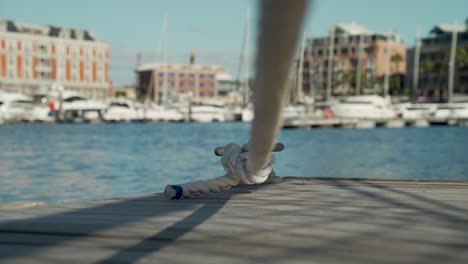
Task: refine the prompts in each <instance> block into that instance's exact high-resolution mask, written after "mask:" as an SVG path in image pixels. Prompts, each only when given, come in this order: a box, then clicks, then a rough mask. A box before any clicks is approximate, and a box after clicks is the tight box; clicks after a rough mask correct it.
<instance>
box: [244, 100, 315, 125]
mask: <svg viewBox="0 0 468 264" xmlns="http://www.w3.org/2000/svg"><path fill="white" fill-rule="evenodd" d="M306 112H307V111H306V106H305V105H300V104H289V105H287V106H285V107H283V110H282V117H283V119H297V118H300V117H305V116H306ZM253 118H254V113H253V109H252V107H251V106H247V107H244V108H243V109H242V122H252V120H253Z"/></svg>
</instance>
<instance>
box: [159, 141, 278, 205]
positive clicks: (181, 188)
mask: <svg viewBox="0 0 468 264" xmlns="http://www.w3.org/2000/svg"><path fill="white" fill-rule="evenodd" d="M283 149H284V145H283V144H281V143H277V144H276V145H275V148H274V149H273V151H281V150H283ZM214 152H215V154H216V155H217V156H222V158H221V164H222V165H223V168H224V170H225V171H226V175H224V176H221V177H216V178H213V179H208V180H201V181H195V182H188V183H184V184H179V185H167V186H166V188H165V189H164V194H165V195H166V196H167V197H169V198H171V199H180V198H189V197H194V196H198V195H201V194H208V193H210V192H219V191H222V190H227V189H229V188H231V187H232V186H236V185H239V183H244V184H257V183H263V182H265V181H266V180H267V179H269V178H271V179H272V182H275V181H277V180H278V179H279V180H281V177H278V176H276V175H275V173H274V172H273V168H272V165H273V162H275V157H274V156H273V154H272V155H271V156H270V157H269V159H268V161H267V163H266V164H265V166H264V167H263V168H262V169H261V170H260V171H257V172H251V171H249V170H248V169H247V156H248V152H249V145H248V144H244V145H242V147H241V146H240V145H238V144H235V143H230V144H227V145H226V146H224V147H217V148H216V149H215V151H214Z"/></svg>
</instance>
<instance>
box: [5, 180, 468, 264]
mask: <svg viewBox="0 0 468 264" xmlns="http://www.w3.org/2000/svg"><path fill="white" fill-rule="evenodd" d="M467 190H468V182H467V181H459V182H457V181H411V180H376V179H339V178H302V177H287V178H286V179H285V180H284V181H283V182H282V183H279V184H268V185H257V186H242V187H237V188H234V189H232V190H230V191H228V192H224V193H218V194H213V195H209V196H203V197H200V198H195V199H187V200H179V201H175V200H171V201H169V200H166V199H165V198H163V197H162V195H160V194H158V195H156V196H147V197H140V198H128V199H110V200H103V201H97V202H96V203H92V202H90V203H82V204H76V205H75V207H76V206H78V207H82V208H73V206H72V205H73V204H72V205H70V207H71V210H69V211H67V212H56V213H53V212H51V213H48V214H47V215H44V216H36V217H34V216H32V217H28V218H27V219H16V220H3V223H0V244H1V245H10V246H11V247H12V248H13V249H14V250H9V251H8V250H7V249H5V248H4V250H1V247H0V262H4V261H6V260H8V261H11V260H13V262H14V261H15V259H16V258H19V259H21V258H24V257H25V256H26V257H28V259H31V258H32V259H33V260H36V259H35V256H36V255H41V254H42V252H43V250H44V249H48V248H54V247H59V248H62V250H63V247H64V245H65V246H66V245H70V243H69V242H74V241H78V240H86V239H87V238H89V239H91V238H92V239H97V238H105V239H111V240H112V241H114V242H112V243H117V244H112V243H111V242H109V241H104V242H99V240H97V241H96V240H90V241H88V242H86V243H87V244H86V246H84V248H83V245H81V244H78V246H79V245H81V246H79V248H80V249H79V250H80V251H82V252H81V253H74V256H66V253H61V254H64V255H65V257H69V258H72V259H74V260H75V261H78V262H93V263H116V262H125V263H135V262H140V261H141V262H144V261H149V262H150V263H151V260H154V261H156V260H157V261H164V260H168V258H169V259H170V260H173V262H181V261H182V260H185V261H187V262H197V263H206V262H204V261H206V260H207V259H208V258H209V257H213V258H214V259H211V262H215V260H216V259H219V257H220V256H222V258H223V259H225V260H226V261H227V262H236V263H237V262H251V263H259V262H268V263H277V262H297V263H310V262H314V261H317V262H322V263H323V262H334V263H337V262H338V263H339V262H344V261H346V262H351V263H375V262H379V261H378V260H381V261H382V260H385V261H384V262H417V263H439V262H442V261H443V262H446V263H448V262H451V263H453V262H459V263H466V262H464V261H465V260H467V259H468V252H466V248H468V206H466V203H464V201H467V200H468V196H467V195H466V191H467ZM228 204H229V206H228ZM60 206H65V209H67V208H70V207H66V205H57V206H56V207H60ZM89 206H92V207H89ZM41 208H44V209H43V210H44V211H45V212H47V209H49V210H52V209H54V208H55V207H54V206H45V207H36V209H37V211H38V212H40V209H41ZM55 209H57V208H55ZM14 211H15V210H7V211H4V212H2V211H0V216H3V215H8V213H10V214H11V215H13V216H14ZM52 211H53V210H52ZM5 212H6V213H5ZM162 218H164V219H163V220H161V219H162ZM0 219H1V218H0ZM208 220H209V221H208ZM132 232H134V233H132ZM21 235H25V236H26V237H25V238H23V240H21V239H20V238H19V237H20V236H21ZM121 240H125V241H124V242H122V241H121ZM15 243H16V244H15ZM89 243H91V244H89ZM93 243H94V244H93ZM100 243H103V244H100ZM75 246H76V245H75ZM169 246H170V247H169ZM2 247H3V246H2ZM93 247H96V248H97V250H98V252H101V251H103V250H107V251H106V252H107V253H106V254H104V253H102V254H101V255H99V253H91V255H90V256H88V259H89V258H91V260H92V261H85V260H84V261H81V259H80V257H85V256H86V254H87V253H86V250H91V249H90V248H92V249H94V248H93ZM109 248H110V249H109ZM162 249H167V250H162ZM55 252H56V251H55ZM60 252H62V251H60ZM51 254H52V253H51ZM80 254H82V255H81V256H80ZM92 254H96V255H92ZM49 257H50V256H49ZM296 260H297V261H296ZM312 260H314V261H312ZM46 262H47V261H46ZM153 263H155V262H153Z"/></svg>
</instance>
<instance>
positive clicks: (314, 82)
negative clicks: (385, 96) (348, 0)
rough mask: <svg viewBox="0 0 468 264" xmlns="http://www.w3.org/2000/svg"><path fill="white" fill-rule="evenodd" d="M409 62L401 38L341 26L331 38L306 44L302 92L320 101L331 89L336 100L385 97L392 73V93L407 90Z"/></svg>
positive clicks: (321, 38) (335, 29)
mask: <svg viewBox="0 0 468 264" xmlns="http://www.w3.org/2000/svg"><path fill="white" fill-rule="evenodd" d="M387 51H388V52H387ZM330 53H331V54H330ZM359 58H360V59H359ZM405 59H406V54H405V46H404V44H403V43H402V42H401V41H400V38H399V35H397V34H393V33H375V32H371V31H370V30H368V29H367V28H365V27H363V26H361V25H358V24H356V23H350V24H337V25H335V26H334V27H332V28H331V29H330V31H329V35H328V36H323V37H314V38H309V39H307V40H306V44H305V48H304V60H303V67H302V68H303V71H302V89H303V91H304V92H305V93H306V94H311V93H314V94H315V96H316V97H317V98H319V99H320V98H325V97H326V89H327V86H328V87H330V88H331V91H330V94H331V95H334V96H339V95H351V94H356V93H360V94H366V93H376V92H379V93H382V92H383V90H384V88H385V87H384V86H385V80H384V79H385V78H384V76H385V73H386V72H388V75H389V80H390V81H389V82H388V85H387V86H390V87H388V89H390V92H392V91H393V89H395V90H397V89H400V88H402V87H403V85H402V83H403V77H404V75H405V73H406V63H405ZM330 63H331V65H330ZM358 68H359V70H358ZM329 72H330V73H329ZM358 73H360V77H359V78H360V79H359V78H357V76H358ZM358 79H359V80H358ZM328 82H330V84H328ZM357 85H359V87H358V88H359V89H358V91H356V88H357Z"/></svg>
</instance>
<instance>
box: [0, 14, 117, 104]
mask: <svg viewBox="0 0 468 264" xmlns="http://www.w3.org/2000/svg"><path fill="white" fill-rule="evenodd" d="M56 82H60V83H61V84H62V85H63V87H64V88H65V89H67V90H74V91H78V92H81V93H82V94H84V95H85V96H87V97H89V98H102V97H104V96H105V95H106V93H107V92H108V88H109V84H110V80H109V46H108V44H106V43H104V42H99V41H97V40H96V37H95V35H94V34H93V33H90V32H88V31H86V30H78V29H72V28H60V27H54V26H42V25H30V24H24V23H15V22H13V21H10V20H0V90H9V91H16V92H22V93H24V94H34V93H37V92H43V91H44V90H47V89H50V88H51V87H52V85H53V84H54V83H56Z"/></svg>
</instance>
